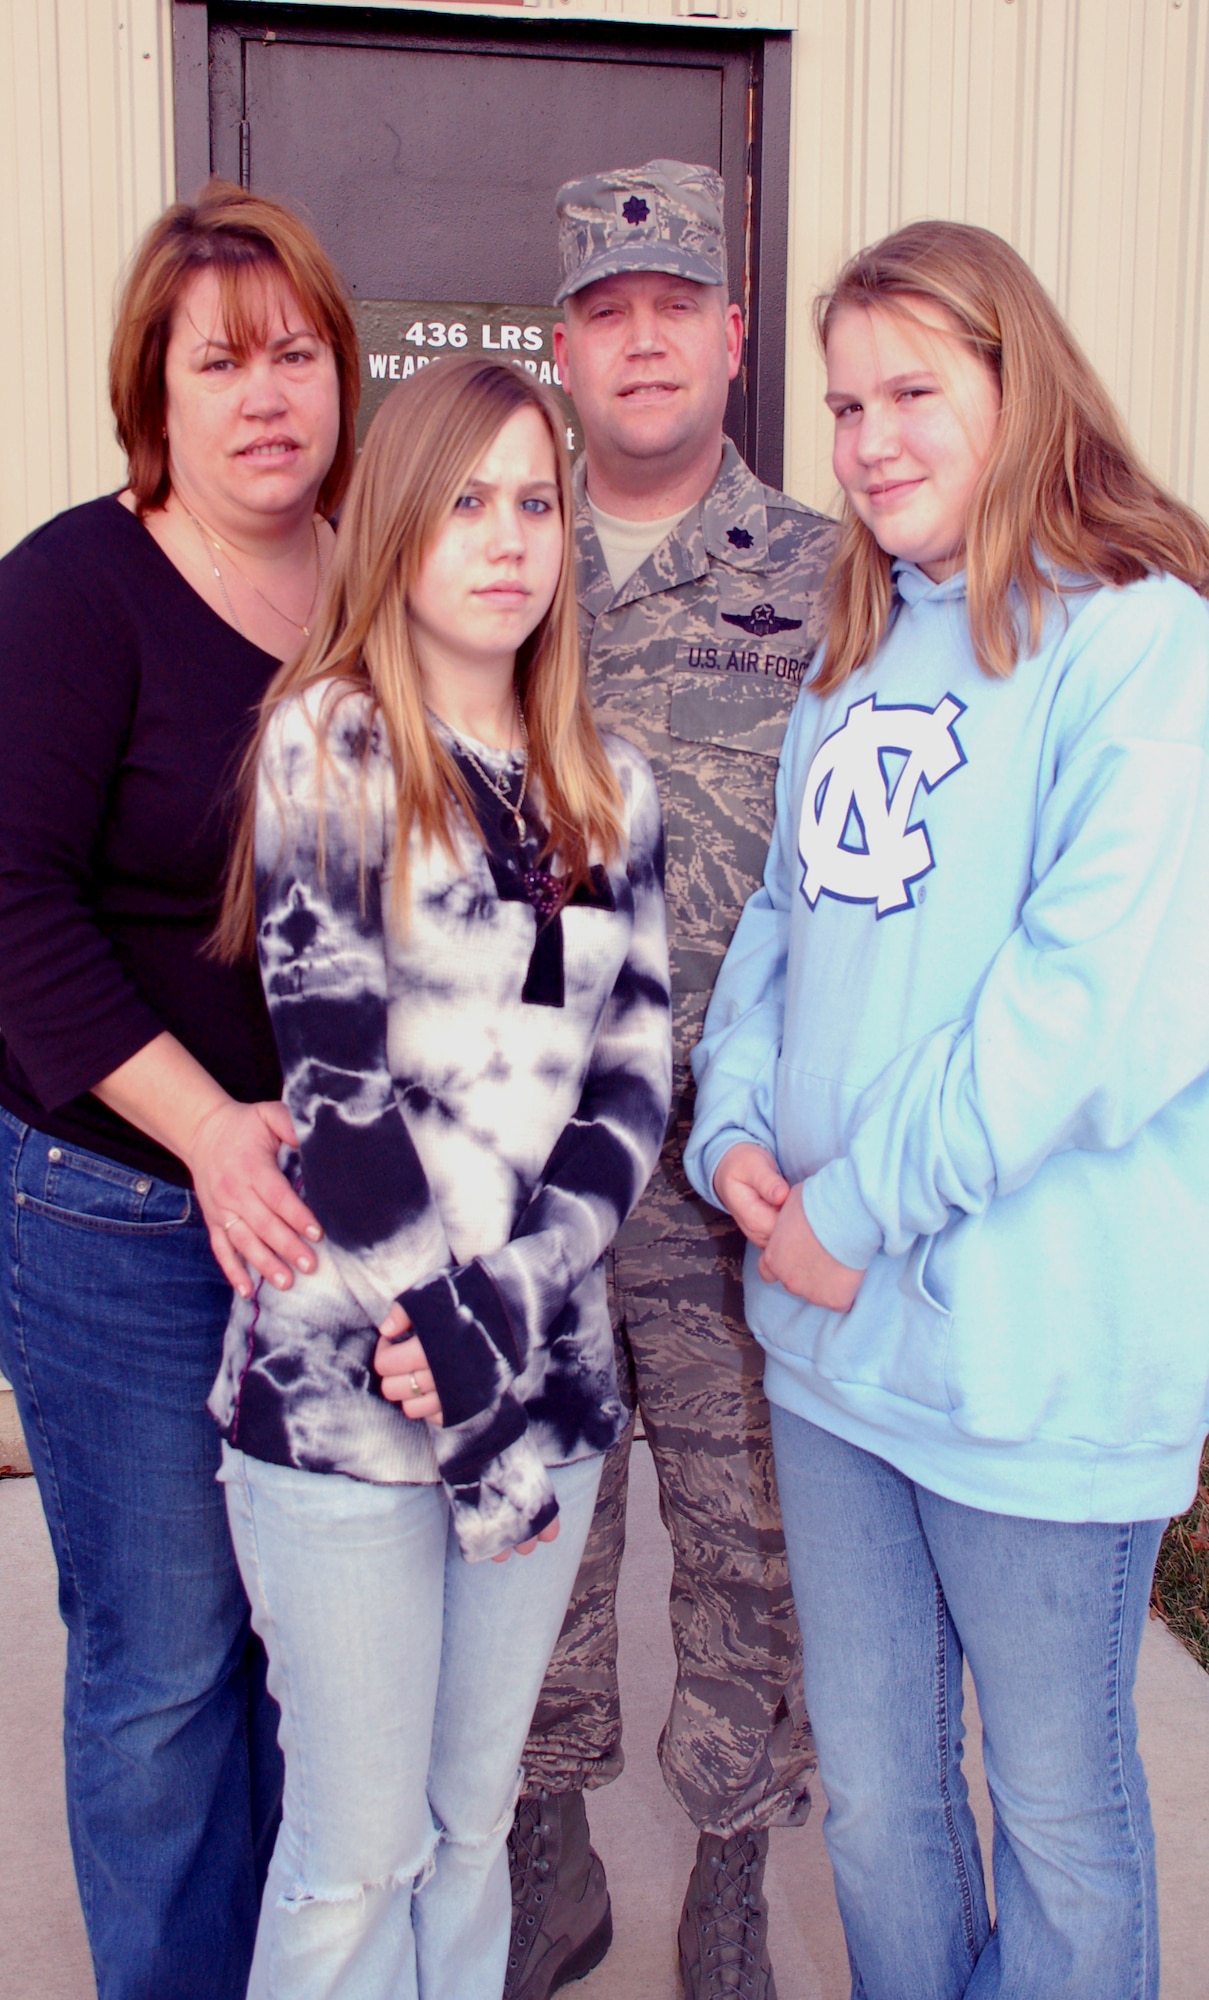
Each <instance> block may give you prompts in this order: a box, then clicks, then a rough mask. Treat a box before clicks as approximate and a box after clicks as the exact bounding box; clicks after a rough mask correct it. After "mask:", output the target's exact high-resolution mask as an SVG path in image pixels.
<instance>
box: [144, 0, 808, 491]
mask: <svg viewBox="0 0 1209 2000" xmlns="http://www.w3.org/2000/svg"><path fill="white" fill-rule="evenodd" d="M172 16H173V20H172V31H173V84H174V97H175V108H176V126H175V130H176V185H177V193H178V198H181V199H188V198H189V196H190V195H191V194H192V192H193V191H194V190H195V189H196V188H198V187H199V186H200V185H201V183H202V182H203V181H204V180H205V178H206V176H207V174H209V173H211V172H219V173H226V174H227V175H228V176H229V177H230V178H231V179H233V180H237V179H240V178H242V176H241V165H242V162H241V160H239V159H236V158H234V157H232V158H231V159H226V158H225V157H224V158H218V157H216V152H217V151H218V150H219V149H218V148H217V147H216V146H215V144H214V136H215V135H214V134H213V133H212V124H211V102H212V94H213V93H214V92H215V91H224V90H225V91H229V90H231V89H232V88H233V87H239V83H238V80H237V79H235V78H233V77H231V76H230V75H229V74H224V72H229V69H230V65H229V63H227V62H224V61H223V60H222V53H223V52H222V43H223V42H225V41H226V40H227V36H225V35H224V36H221V38H220V41H219V45H218V47H217V48H214V49H212V43H211V32H212V30H215V29H217V30H228V31H230V30H238V31H241V32H242V33H243V35H244V36H245V38H248V36H247V31H248V30H252V31H254V32H255V31H259V32H260V34H262V35H265V36H268V35H272V36H274V38H276V37H277V36H278V35H281V34H288V35H289V37H290V39H291V40H292V41H293V40H303V41H305V40H310V39H314V40H316V41H319V40H331V39H332V37H333V35H337V36H338V37H339V39H340V40H341V41H346V42H352V43H361V44H363V45H372V44H374V43H376V42H380V41H388V42H390V43H391V44H392V45H393V46H395V47H407V46H409V45H422V46H425V47H430V48H436V49H446V50H449V51H457V50H459V49H467V50H470V49H473V50H475V51H476V52H479V53H484V54H507V53H509V52H510V51H511V50H512V49H514V48H515V47H516V46H517V44H518V43H521V42H523V43H524V46H525V48H526V50H527V51H528V52H530V53H532V54H534V55H549V56H552V57H557V56H560V55H561V56H564V57H565V56H566V55H567V54H568V53H569V52H570V51H572V50H574V48H575V47H576V46H578V47H580V48H582V50H583V53H584V55H585V57H587V56H588V55H589V54H594V55H596V56H597V57H598V58H599V57H602V56H603V57H604V58H605V59H607V56H608V51H609V50H610V49H613V50H615V51H617V52H618V56H619V57H620V52H621V51H622V50H625V51H629V52H634V53H638V54H641V53H642V52H643V51H645V52H646V53H647V55H648V57H649V59H650V60H651V61H655V62H658V61H660V60H663V61H667V62H669V63H670V62H675V61H676V60H677V55H679V58H680V60H683V57H684V54H685V53H686V52H688V51H689V50H698V51H699V52H700V53H701V54H702V55H710V54H718V53H727V54H730V55H732V56H733V55H734V54H735V53H736V52H742V53H743V54H745V55H746V57H747V60H748V106H747V186H746V189H745V190H744V195H745V197H746V201H747V204H748V206H747V211H746V215H745V227H744V232H743V239H744V260H743V269H742V274H741V280H740V281H738V282H736V281H735V277H734V274H732V285H731V290H732V294H733V295H735V296H736V297H737V298H738V302H739V304H740V305H741V306H742V308H743V314H744V320H745V324H746V335H747V338H746V345H745V349H744V361H743V388H744V392H745V398H746V400H745V406H744V424H743V436H742V438H741V439H739V440H737V441H738V443H739V445H740V449H741V450H742V452H743V456H744V457H745V459H746V460H747V462H748V464H749V465H750V466H751V467H752V469H753V471H754V472H755V473H756V475H757V477H758V478H760V479H763V480H764V481H765V482H766V483H767V484H768V485H769V486H774V487H779V486H780V484H781V479H782V475H783V466H784V449H785V435H784V434H785V358H786V356H785V341H786V288H787V276H788V248H789V143H790V124H789V116H790V71H791V46H792V43H791V36H790V35H789V34H788V33H771V32H765V31H752V32H750V33H748V32H741V31H737V30H730V31H726V30H723V31H719V30H718V29H717V28H712V29H710V28H698V27H690V26H687V25H686V26H684V27H680V26H677V25H674V24H669V25H667V26H660V25H655V26H649V27H648V26H640V25H631V24H629V23H623V24H618V25H616V26H615V25H613V24H612V23H608V22H601V21H579V22H571V21H569V22H565V23H562V24H556V23H554V22H548V21H546V20H542V21H536V20H534V19H533V17H532V15H529V16H528V17H527V18H525V19H524V20H518V21H516V22H515V23H514V22H512V21H510V20H504V19H500V18H498V17H496V16H484V15H478V16H464V17H463V16H458V15H453V14H447V13H437V12H431V13H430V12H419V11H410V10H401V9H398V8H390V7H387V6H382V7H373V8H370V7H367V8H365V9H364V10H362V9H360V8H358V9H356V10H351V9H346V8H325V7H321V6H299V7H282V6H263V5H257V4H255V0H249V4H247V5H240V4H238V0H173V9H172ZM212 56H217V57H218V62H217V63H215V62H214V61H213V60H212ZM551 193H553V190H551ZM728 194H729V198H730V200H731V201H732V202H733V201H734V198H735V191H734V189H733V188H731V189H729V190H728Z"/></svg>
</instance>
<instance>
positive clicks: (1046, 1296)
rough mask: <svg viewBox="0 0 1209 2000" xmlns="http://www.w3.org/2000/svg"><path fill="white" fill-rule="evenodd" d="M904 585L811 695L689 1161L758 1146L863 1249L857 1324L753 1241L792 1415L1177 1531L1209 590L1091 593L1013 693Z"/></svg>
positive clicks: (1178, 587) (1193, 1281) (1189, 1274)
mask: <svg viewBox="0 0 1209 2000" xmlns="http://www.w3.org/2000/svg"><path fill="white" fill-rule="evenodd" d="M895 578H896V583H897V588H898V592H899V596H900V599H901V603H900V605H899V609H898V612H897V616H896V618H895V621H894V623H893V626H892V629H891V631H890V633H889V636H888V637H887V639H886V640H885V642H884V644H883V645H882V647H881V649H880V651H879V652H878V654H877V656H876V658H875V659H874V660H873V662H872V663H871V665H870V666H869V667H867V668H866V669H864V670H863V671H861V672H860V673H858V674H856V675H855V676H853V677H852V678H851V679H850V680H848V681H847V682H845V684H844V685H843V686H842V687H840V688H838V689H837V690H835V692H833V693H832V694H830V695H827V696H825V697H824V698H823V699H821V700H820V699H819V698H818V697H816V696H814V695H812V694H811V693H810V692H809V690H808V689H807V690H805V691H804V692H803V694H802V697H801V699H800V700H799V702H798V705H797V708H796V710H795V712H794V716H793V720H792V722H791V724H790V729H789V734H788V736H787V738H786V741H785V748H784V752H783V754H782V760H781V769H780V774H779V777H778V781H777V818H776V827H775V830H774V833H773V840H772V846H771V849H770V851H769V857H768V866H767V870H766V873H765V878H764V887H763V888H762V889H760V890H759V891H758V892H757V893H756V895H755V896H753V897H752V899H751V901H750V902H749V903H748V905H747V908H746V910H745V911H744V914H743V916H742V918H741V920H740V923H739V927H738V929H737V931H736V933H735V937H734V940H733V942H732V944H731V947H730V951H729V953H728V954H727V958H726V962H725V964H724V966H723V968H722V972H721V974H720V975H719V979H718V983H717V986H716V988H715V991H714V996H713V999H712V1001H711V1003H710V1008H709V1012H708V1015H707V1017H706V1022H705V1032H704V1036H703V1039H702V1041H701V1044H700V1047H699V1048H698V1049H697V1051H696V1053H695V1056H694V1059H693V1068H694V1071H695V1073H696V1076H697V1080H698V1086H699V1095H698V1102H697V1117H696V1123H695V1125H694V1128H693V1133H692V1138H691V1141H690V1144H689V1148H688V1152H687V1156H686V1164H687V1166H688V1170H689V1174H690V1176H691V1178H692V1180H693V1182H694V1184H695V1186H696V1187H697V1188H698V1190H699V1191H700V1192H701V1193H702V1194H703V1195H705V1196H706V1197H707V1198H708V1199H711V1200H713V1199H715V1197H714V1195H713V1175H714V1172H715V1170H716V1168H717V1166H718V1164H719V1162H720V1160H721V1159H722V1156H723V1154H724V1153H725V1152H726V1150H727V1148H728V1147H730V1146H732V1145H735V1144H736V1143H738V1142H740V1141H742V1140H744V1139H753V1140H755V1141H756V1142H757V1143H759V1144H761V1145H763V1146H766V1147H767V1148H768V1149H769V1151H770V1152H772V1153H773V1154H774V1155H775V1157H776V1158H777V1160H778V1162H779V1164H780V1167H781V1169H782V1171H783V1173H784V1174H785V1175H786V1177H787V1178H788V1179H789V1180H790V1182H797V1181H803V1180H804V1181H805V1188H804V1190H803V1195H802V1200H803V1204H804V1207H805V1210H806V1214H807V1216H808V1217H809V1220H810V1222H811V1224H812V1226H813V1228H814V1230H815V1231H816V1233H817V1235H818V1237H819V1239H820V1241H821V1242H822V1243H823V1245H824V1246H825V1248H826V1249H828V1250H829V1251H830V1252H831V1253H832V1255H833V1256H835V1257H838V1258H839V1259H840V1260H841V1261H842V1262H843V1263H845V1264H849V1265H853V1266H856V1267H864V1266H868V1270H867V1275H866V1277H865V1279H864V1282H863V1284H862V1286H861V1290H860V1293H859V1295H858V1297H857V1300H856V1304H855V1305H854V1307H853V1309H852V1311H851V1312H850V1313H848V1314H847V1315H845V1314H841V1313H832V1312H828V1311H825V1310H824V1309H823V1308H822V1307H817V1306H810V1305H806V1304H804V1303H803V1302H802V1301H801V1300H799V1299H796V1298H794V1297H792V1296H791V1294H790V1293H788V1292H787V1291H785V1290H784V1288H783V1287H782V1286H781V1285H770V1284H766V1283H765V1282H764V1281H763V1280H762V1279H761V1278H760V1277H759V1276H758V1275H757V1272H756V1255H755V1252H754V1251H752V1250H750V1249H749V1251H748V1257H747V1265H746V1272H745V1289H746V1306H747V1317H748V1320H749V1321H750V1323H751V1326H752V1328H753V1330H754V1332H755V1333H756V1335H757V1337H758V1339H759V1340H760V1342H761V1344H762V1345H763V1347H764V1348H765V1350H766V1354H767V1362H766V1372H765V1387H766V1390H767V1393H768V1395H769V1397H770V1399H771V1400H772V1401H773V1402H775V1403H779V1404H782V1405H783V1406H784V1407H785V1408H787V1409H789V1410H792V1411H795V1412H796V1413H797V1414H798V1415H800V1416H802V1417H806V1418H808V1419H809V1420H810V1421H811V1422H812V1423H816V1424H819V1425H821V1426H823V1427H824V1428H825V1429H827V1430H830V1431H832V1432H834V1433H835V1434H837V1435H838V1436H840V1437H843V1438H846V1439H847V1440H848V1441H849V1442H851V1443H854V1444H857V1445H859V1446H861V1447H863V1448H864V1449H865V1450H867V1451H872V1452H876V1453H878V1454H879V1455H880V1456H882V1457H884V1458H886V1459H889V1460H890V1461H891V1463H892V1464H894V1465H896V1466H898V1467H899V1468H900V1470H902V1471H903V1472H904V1473H906V1474H907V1475H908V1476H909V1477H911V1478H913V1479H916V1480H918V1481H919V1482H920V1483H921V1484H923V1485H925V1486H928V1487H930V1488H931V1489H932V1490H933V1491H935V1492H938V1493H941V1494H943V1495H945V1496H946V1497H948V1498H950V1499H954V1500H957V1501H961V1502H963V1503H965V1504H967V1505H970V1506H975V1507H982V1508H987V1509H990V1510H992V1511H995V1512H999V1513H1005V1514H1018V1515H1029V1516H1034V1517H1037V1518H1041V1519H1050V1520H1062V1521H1078V1520H1096V1521H1113V1520H1136V1519H1150V1518H1157V1517H1159V1516H1162V1515H1166V1514H1169V1513H1172V1512H1175V1511H1178V1510H1179V1509H1181V1508H1183V1507H1185V1506H1187V1505H1188V1503H1189V1500H1190V1498H1191V1496H1192V1493H1193V1491H1194V1488H1195V1480H1196V1468H1197V1463H1198V1458H1199V1453H1200V1446H1201V1442H1202V1439H1203V1436H1204V1433H1205V1428H1206V1424H1207V1422H1209V1075H1207V1072H1209V770H1207V760H1206V751H1207V750H1209V607H1207V606H1206V605H1205V603H1203V602H1202V601H1201V599H1199V598H1198V597H1197V596H1196V595H1195V593H1194V592H1193V591H1191V590H1190V589H1188V588H1187V587H1186V586H1185V585H1183V584H1180V583H1176V582H1174V581H1173V580H1172V579H1170V578H1165V577H1153V578H1148V579H1147V580H1145V581H1144V582H1142V583H1138V584H1133V585H1130V586H1129V587H1128V588H1127V589H1124V590H1111V589H1096V590H1094V591H1091V592H1082V593H1080V592H1072V593H1071V594H1070V595H1068V596H1067V597H1066V599H1065V602H1064V603H1059V602H1058V601H1056V600H1055V601H1054V603H1053V605H1052V607H1051V613H1050V616H1049V618H1048V620H1047V625H1046V630H1045V633H1044V636H1043V640H1042V644H1041V646H1040V648H1039V650H1038V651H1037V653H1036V654H1035V655H1034V656H1032V657H1031V658H1027V659H1024V660H1022V661H1021V662H1020V664H1019V665H1018V667H1017V669H1016V671H1015V673H1014V674H1013V675H1012V677H1011V678H1010V679H1008V680H993V679H990V678H989V677H988V676H987V675H986V674H984V673H983V672H982V671H981V670H980V669H979V667H978V665H977V662H976V660H975V658H974V654H973V649H972V647H971V645H970V639H969V628H968V623H967V618H966V606H965V578H964V576H959V577H954V578H952V579H950V580H949V581H947V582H945V583H940V584H933V583H931V582H929V580H928V578H927V577H925V576H924V575H923V574H922V572H921V571H919V570H918V569H915V568H914V567H912V566H911V565H908V564H898V565H896V568H895Z"/></svg>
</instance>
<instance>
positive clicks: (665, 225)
mask: <svg viewBox="0 0 1209 2000" xmlns="http://www.w3.org/2000/svg"><path fill="white" fill-rule="evenodd" d="M724 194H725V189H724V187H723V185H722V176H721V175H720V174H716V173H715V172H714V171H713V169H712V167H694V166H686V164H685V163H684V161H683V160H648V162H647V164H646V166H645V167H617V168H616V169H615V170H614V171H613V172H612V173H605V174H589V175H587V177H586V178H585V179H584V180H581V181H567V182H565V183H564V185H563V186H562V187H560V188H559V190H558V195H557V197H556V206H557V209H558V254H559V257H560V259H561V262H562V283H561V284H560V285H559V288H558V290H557V291H556V292H555V294H554V303H555V305H556V306H560V305H561V304H562V302H563V300H564V299H567V298H570V296H571V294H572V292H579V291H582V290H583V288H584V286H585V285H594V284H595V283H596V280H597V279H598V278H615V277H617V275H618V274H619V272H622V271H670V272H672V273H673V274H674V275H675V276H676V277H678V278H689V279H691V280H692V282H693V283H694V284H696V285H725V283H726V238H725V236H724V235H723V230H722V201H723V196H724Z"/></svg>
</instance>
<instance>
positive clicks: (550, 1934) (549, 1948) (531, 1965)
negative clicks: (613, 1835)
mask: <svg viewBox="0 0 1209 2000" xmlns="http://www.w3.org/2000/svg"><path fill="white" fill-rule="evenodd" d="M508 1863H509V1867H510V1869H511V1873H512V1942H511V1944H510V1945H509V1948H508V1972H507V1977H506V1978H505V1980H504V2000H549V1995H550V1994H551V1993H557V1992H558V1991H559V1990H560V1988H561V1987H563V1986H569V1985H570V1983H571V1981H572V1980H573V1979H583V1978H584V1977H585V1976H586V1974H588V1973H589V1972H591V1970H592V1968H593V1966H596V1965H599V1964H600V1961H601V1959H602V1958H603V1957H604V1955H605V1953H606V1952H607V1950H608V1949H609V1946H610V1945H611V1944H612V1942H613V1913H612V1910H611V1909H610V1907H609V1892H608V1888H607V1887H606V1885H605V1872H604V1863H603V1862H602V1861H601V1858H600V1856H599V1854H596V1853H594V1852H593V1850H592V1848H591V1846H590V1845H589V1842H588V1815H587V1813H586V1811H585V1810H584V1796H583V1793H582V1792H562V1793H554V1792H538V1793H537V1794H536V1795H535V1796H534V1797H533V1798H529V1799H522V1800H521V1802H520V1804H519V1805H518V1807H517V1809H516V1818H515V1819H514V1820H513V1822H512V1832H511V1833H510V1834H509V1836H508Z"/></svg>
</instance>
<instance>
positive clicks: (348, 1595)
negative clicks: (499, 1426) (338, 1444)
mask: <svg viewBox="0 0 1209 2000" xmlns="http://www.w3.org/2000/svg"><path fill="white" fill-rule="evenodd" d="M602 1465H603V1460H602V1459H600V1458H586V1459H581V1460H579V1461H578V1462H577V1463H576V1464H574V1465H566V1466H558V1467H555V1468H554V1469H553V1470H552V1471H551V1475H550V1477H551V1480H552V1482H553V1485H554V1490H555V1493H556V1494H557V1496H558V1503H559V1524H560V1526H559V1534H558V1537H557V1539H556V1540H555V1541H553V1542H541V1543H539V1544H538V1546H537V1548H536V1549H535V1550H534V1551H533V1553H532V1555H528V1556H517V1555H513V1556H510V1557H509V1559H508V1561H507V1562H505V1563H492V1562H483V1563H475V1564H470V1563H466V1562H464V1561H463V1560H462V1557H461V1555H460V1553H459V1551H458V1546H457V1542H456V1540H455V1539H454V1535H453V1529H452V1527H451V1525H450V1513H449V1506H448V1503H447V1501H446V1498H445V1491H444V1488H443V1487H440V1486H375V1485H370V1484H368V1483H367V1482H364V1481H361V1480H356V1479H347V1478H345V1477H343V1475H341V1474H340V1473H316V1472H299V1471H296V1470H295V1469H294V1468H292V1467H290V1466H282V1465H270V1464H267V1463H265V1462H264V1461H263V1460H260V1459H255V1458H250V1457H249V1456H247V1454H245V1453H243V1452H239V1451H234V1450H232V1449H231V1448H230V1447H229V1446H224V1450H223V1470H222V1475H221V1476H222V1479H223V1481H224V1483H225V1485H226V1494H227V1508H228V1513H229V1517H230V1522H231V1532H232V1535H233V1538H234V1541H235V1548H236V1552H237V1554H238V1557H239V1565H240V1569H241V1571H242V1573H243V1578H244V1582H245V1584H246V1586H247V1591H248V1595H249V1597H250V1598H251V1600H252V1618H253V1622H254V1624H255V1626H256V1629H257V1631H258V1632H259V1633H260V1635H261V1637H262V1638H263V1640H264V1643H265V1647H266V1649H267V1651H268V1656H269V1686H270V1688H271V1689H272V1691H273V1693H274V1694H275V1695H276V1697H277V1700H278V1701H279V1703H280V1705H281V1716H282V1722H281V1742H282V1748H283V1750H284V1751H285V1768H286V1778H285V1806H284V1813H283V1819H282V1827H281V1833H280V1835H279V1837H278V1841H277V1847H276V1850H275V1852H274V1855H273V1861H272V1865H271V1867H270V1869H269V1880H268V1884H267V1887H266V1890H265V1898H264V1906H263V1910H262V1912H261V1920H260V1929H259V1932H258V1934H257V1939H256V1954H255V1958H254V1961H253V1966H252V1978H251V1983H250V1985H249V1988H248V1994H249V2000H337V1996H338V2000H417V1995H419V1994H422V1995H423V2000H499V1995H500V1994H501V1993H502V1992H503V1988H504V1970H505V1965H506V1962H507V1955H508V1937H509V1930H510V1926H511V1893H510V1890H509V1885H508V1861H507V1848H506V1842H507V1837H508V1829H509V1827H510V1825H511V1823H512V1811H513V1806H514V1803H515V1799H516V1793H517V1788H518V1783H519V1778H520V1772H519V1764H520V1757H521V1751H522V1750H523V1748H524V1743H525V1737H526V1735H527V1734H528V1730H529V1722H530V1719H531V1717H532V1714H533V1709H534V1706H535V1704H536V1702H537V1697H538V1693H539V1691H540V1689H541V1684H542V1677H543V1675H544V1674H545V1671H546V1665H547V1662H548V1661H549V1658H550V1655H551V1653H552V1652H553V1650H554V1643H555V1640H556V1639H557V1638H558V1634H559V1629H560V1627H561V1625H562V1621H563V1614H564V1612H565V1611H566V1608H567V1604H568V1601H569V1599H570V1596H571V1588H572V1585H573V1584H574V1581H575V1573H576V1571H577V1569H578V1568H579V1559H580V1556H581V1555H582V1553H583V1546H584V1542H585V1541H586V1539H587V1533H588V1527H589V1525H590V1523H591V1519H592V1510H593V1508H594V1506H595V1503H596V1490H597V1487H598V1485H599V1483H600V1474H601V1468H602Z"/></svg>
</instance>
